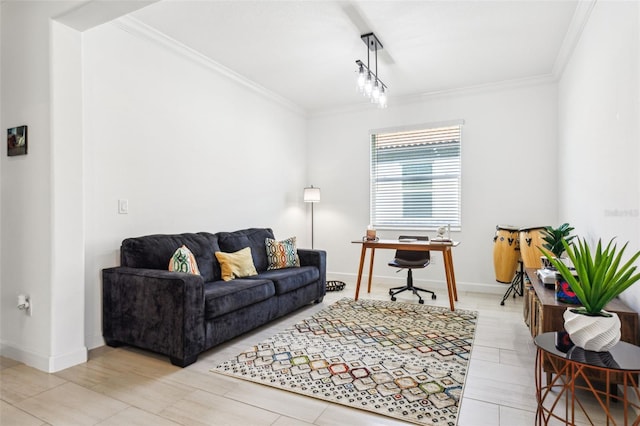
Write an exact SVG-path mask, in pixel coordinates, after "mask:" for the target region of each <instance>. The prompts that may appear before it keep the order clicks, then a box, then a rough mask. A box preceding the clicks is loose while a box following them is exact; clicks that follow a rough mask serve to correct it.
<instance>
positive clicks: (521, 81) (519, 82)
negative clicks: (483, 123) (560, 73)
mask: <svg viewBox="0 0 640 426" xmlns="http://www.w3.org/2000/svg"><path fill="white" fill-rule="evenodd" d="M555 82H557V78H556V76H555V75H553V74H543V75H538V76H533V77H525V78H518V79H513V80H503V81H498V82H494V83H487V84H479V85H474V86H466V87H458V88H452V89H442V90H434V91H431V92H423V93H416V94H411V95H404V96H398V97H389V101H388V108H394V107H399V106H403V105H409V104H414V103H419V102H426V101H430V100H433V99H437V98H440V97H445V96H447V97H449V96H467V95H474V94H482V93H488V92H496V91H500V90H512V89H518V88H522V87H530V86H538V85H543V84H550V83H555ZM372 105H373V104H371V103H370V102H359V103H357V104H350V105H343V106H339V107H335V108H326V109H318V110H313V111H310V113H309V117H312V118H318V117H325V116H331V115H338V114H345V113H355V112H365V111H371V110H377V111H384V110H380V109H379V108H376V107H374V106H372Z"/></svg>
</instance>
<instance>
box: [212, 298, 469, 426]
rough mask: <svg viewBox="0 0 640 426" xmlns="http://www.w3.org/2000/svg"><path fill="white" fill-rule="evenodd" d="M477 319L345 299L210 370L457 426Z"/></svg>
mask: <svg viewBox="0 0 640 426" xmlns="http://www.w3.org/2000/svg"><path fill="white" fill-rule="evenodd" d="M476 320H477V312H474V311H465V310H460V309H456V310H455V311H454V312H451V311H450V310H449V308H444V307H435V306H425V305H417V304H416V305H413V304H407V303H400V302H390V301H381V300H358V301H354V300H353V299H349V298H345V299H341V300H339V301H338V302H336V303H334V304H332V305H330V306H329V307H327V308H326V309H324V310H322V311H320V312H318V313H316V314H315V315H313V316H312V317H310V318H307V319H305V320H303V321H301V322H299V323H297V324H296V325H294V326H292V327H290V328H288V329H286V330H284V331H282V332H280V333H278V334H276V335H275V336H273V337H271V338H269V339H267V340H265V341H263V342H261V343H258V344H256V345H255V346H252V347H250V348H248V349H247V350H245V351H244V352H242V353H240V354H239V355H237V356H236V357H235V358H233V359H231V360H229V361H226V362H224V363H222V364H220V365H218V366H216V367H215V368H213V369H212V370H211V371H212V372H215V373H220V374H225V375H229V376H233V377H236V378H240V379H244V380H249V381H252V382H256V383H261V384H264V385H267V386H272V387H275V388H278V389H284V390H287V391H290V392H295V393H298V394H302V395H306V396H310V397H314V398H318V399H321V400H324V401H330V402H333V403H337V404H343V405H346V406H349V407H352V408H358V409H361V410H367V411H371V412H374V413H377V414H381V415H385V416H389V417H393V418H396V419H400V420H403V421H406V422H411V423H416V424H421V425H440V426H442V425H448V426H455V425H456V423H457V418H458V410H459V406H460V401H461V399H462V392H463V389H464V381H465V377H466V373H467V367H468V363H469V358H470V355H471V347H472V345H473V338H474V335H475V329H476Z"/></svg>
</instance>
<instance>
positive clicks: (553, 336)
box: [534, 332, 640, 425]
mask: <svg viewBox="0 0 640 426" xmlns="http://www.w3.org/2000/svg"><path fill="white" fill-rule="evenodd" d="M534 343H535V345H536V346H537V348H538V350H537V353H536V366H535V369H536V370H535V377H536V400H537V402H538V409H537V411H536V424H538V425H547V424H549V422H550V421H551V419H557V420H560V421H561V422H564V424H567V425H572V424H575V421H576V418H575V414H576V409H579V410H581V411H582V413H583V414H584V415H585V416H586V417H587V419H588V421H589V422H590V423H591V424H595V423H594V422H593V420H592V419H591V417H590V416H589V413H588V412H587V410H586V408H585V406H584V405H583V404H582V402H581V401H580V400H579V399H578V397H577V396H576V390H578V389H583V390H586V391H588V392H590V393H591V394H592V395H593V396H594V397H595V399H596V401H597V402H598V405H599V406H600V408H601V409H602V411H603V412H604V414H605V415H606V418H607V423H606V424H607V425H609V424H614V425H617V424H619V422H617V421H616V419H614V417H613V415H612V413H611V411H610V404H611V403H612V402H614V401H617V402H621V403H622V408H623V410H624V424H625V425H638V424H640V415H635V414H634V412H633V408H635V409H636V410H639V411H638V413H640V403H638V402H630V401H629V394H630V393H631V394H633V393H635V396H636V398H637V401H640V391H639V390H638V373H640V347H638V346H635V345H632V344H630V343H627V342H618V343H617V344H616V345H615V346H614V347H613V348H612V349H611V351H609V352H593V351H585V350H584V349H582V348H579V347H577V346H574V345H573V343H572V342H571V340H570V339H569V337H568V335H567V333H566V332H550V333H542V334H539V335H538V336H536V338H535V339H534ZM545 371H546V373H547V375H546V377H547V380H546V382H547V383H546V384H545V385H543V384H542V380H543V375H544V373H545ZM613 383H619V384H621V385H623V393H622V395H618V393H617V392H611V385H612V384H613ZM599 385H600V386H599ZM602 385H604V389H602ZM563 399H564V404H561V401H562V400H563ZM558 412H560V413H558Z"/></svg>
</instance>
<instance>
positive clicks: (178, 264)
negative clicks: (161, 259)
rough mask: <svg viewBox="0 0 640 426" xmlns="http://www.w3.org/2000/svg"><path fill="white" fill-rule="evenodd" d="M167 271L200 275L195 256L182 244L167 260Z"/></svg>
mask: <svg viewBox="0 0 640 426" xmlns="http://www.w3.org/2000/svg"><path fill="white" fill-rule="evenodd" d="M169 271H171V272H185V273H187V274H194V275H200V271H199V270H198V262H196V258H195V256H194V255H193V253H191V250H189V248H188V247H187V246H185V245H184V244H183V245H182V247H180V248H179V249H178V250H176V251H175V253H173V256H171V259H169Z"/></svg>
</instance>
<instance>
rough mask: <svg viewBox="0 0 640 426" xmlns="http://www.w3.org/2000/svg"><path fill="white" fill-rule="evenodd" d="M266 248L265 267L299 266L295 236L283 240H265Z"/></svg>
mask: <svg viewBox="0 0 640 426" xmlns="http://www.w3.org/2000/svg"><path fill="white" fill-rule="evenodd" d="M265 246H266V249H267V260H268V261H269V265H268V266H267V269H282V268H292V267H297V266H300V258H299V257H298V249H297V248H296V237H291V238H287V239H286V240H283V241H276V240H274V239H272V238H267V239H266V240H265Z"/></svg>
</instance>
